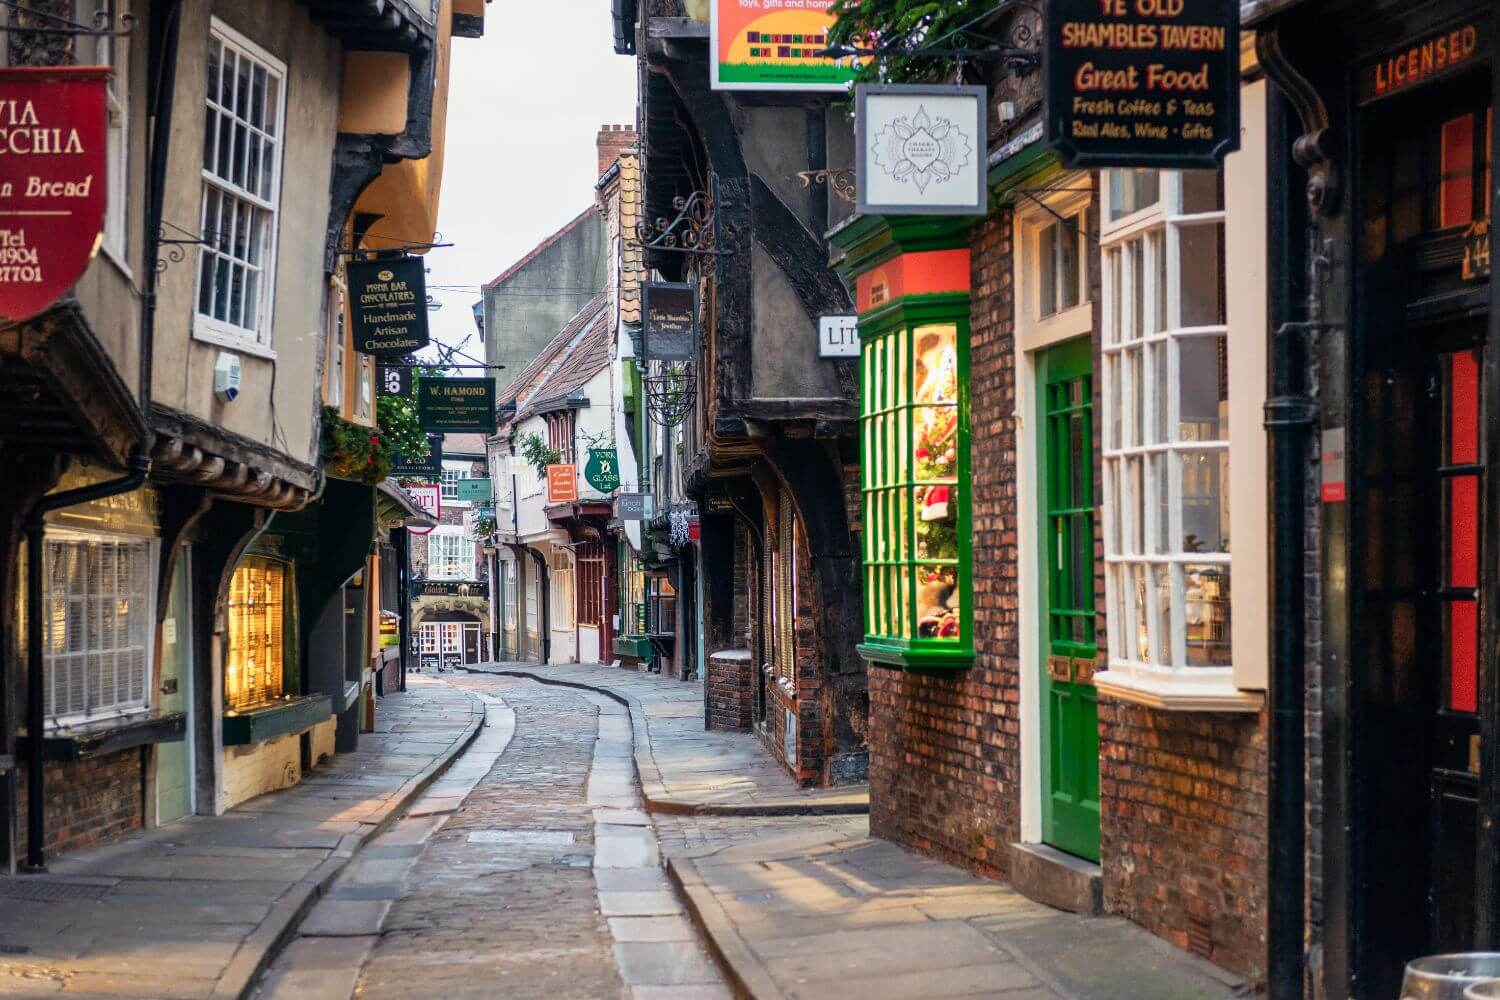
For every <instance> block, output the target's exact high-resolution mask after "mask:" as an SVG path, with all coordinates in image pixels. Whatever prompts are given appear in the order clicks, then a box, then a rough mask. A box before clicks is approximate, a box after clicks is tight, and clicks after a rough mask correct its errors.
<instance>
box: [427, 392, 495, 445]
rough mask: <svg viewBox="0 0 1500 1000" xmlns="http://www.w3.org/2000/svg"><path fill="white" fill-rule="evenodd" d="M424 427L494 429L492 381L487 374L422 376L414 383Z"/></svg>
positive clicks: (477, 430) (460, 430) (431, 429)
mask: <svg viewBox="0 0 1500 1000" xmlns="http://www.w3.org/2000/svg"><path fill="white" fill-rule="evenodd" d="M417 414H418V420H419V422H420V423H421V425H422V430H424V431H442V432H444V433H447V432H451V431H458V432H464V431H469V432H477V433H481V434H493V433H495V382H494V380H493V379H488V378H424V379H422V380H421V381H419V382H418V383H417Z"/></svg>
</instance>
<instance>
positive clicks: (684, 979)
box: [615, 941, 720, 986]
mask: <svg viewBox="0 0 1500 1000" xmlns="http://www.w3.org/2000/svg"><path fill="white" fill-rule="evenodd" d="M615 960H616V961H617V962H619V964H620V974H621V975H622V976H623V977H624V979H625V981H626V982H627V983H629V984H631V985H632V986H680V985H684V984H689V983H714V984H717V983H718V982H719V981H720V980H719V970H718V969H717V968H715V967H714V964H713V962H712V961H710V960H709V957H708V955H707V954H705V953H704V951H703V948H702V947H701V946H700V945H699V944H698V943H697V942H696V941H659V942H656V941H653V942H635V941H626V942H617V943H616V944H615Z"/></svg>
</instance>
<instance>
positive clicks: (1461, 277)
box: [1333, 72, 1493, 996]
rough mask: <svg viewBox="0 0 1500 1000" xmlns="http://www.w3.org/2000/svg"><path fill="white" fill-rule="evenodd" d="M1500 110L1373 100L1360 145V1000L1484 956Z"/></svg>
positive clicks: (1354, 556)
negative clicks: (1490, 407) (1493, 171)
mask: <svg viewBox="0 0 1500 1000" xmlns="http://www.w3.org/2000/svg"><path fill="white" fill-rule="evenodd" d="M1489 104H1490V79H1489V74H1488V73H1487V72H1480V73H1473V74H1469V75H1468V76H1467V77H1459V78H1455V79H1452V80H1449V81H1446V82H1443V83H1441V84H1437V85H1429V86H1428V87H1425V88H1422V89H1421V90H1419V91H1417V92H1414V93H1412V94H1409V95H1405V96H1403V97H1401V98H1397V99H1391V100H1389V101H1386V102H1383V103H1379V104H1375V105H1372V106H1370V107H1369V108H1367V109H1366V111H1365V112H1364V117H1363V119H1362V125H1363V129H1362V132H1361V142H1362V143H1363V144H1364V145H1365V146H1366V147H1367V148H1369V149H1372V150H1376V149H1378V150H1379V151H1380V155H1379V156H1375V157H1364V158H1362V159H1361V162H1362V163H1363V164H1364V166H1363V174H1362V176H1361V181H1362V182H1363V185H1364V189H1365V192H1366V194H1365V196H1364V199H1363V203H1362V205H1361V206H1360V207H1361V212H1362V219H1361V220H1360V221H1361V225H1360V227H1359V228H1360V231H1361V233H1362V234H1363V241H1364V242H1363V245H1362V248H1361V249H1362V253H1361V260H1362V267H1361V271H1360V276H1359V277H1360V280H1359V294H1358V296H1357V299H1356V316H1357V332H1358V337H1357V340H1356V343H1355V350H1356V352H1357V353H1356V357H1357V358H1358V359H1359V366H1358V369H1357V374H1356V378H1355V381H1354V391H1355V400H1356V406H1355V407H1353V408H1352V413H1351V420H1352V421H1353V426H1352V427H1351V428H1350V435H1351V441H1352V442H1353V446H1352V447H1351V448H1350V455H1351V458H1352V459H1353V461H1351V463H1350V465H1351V469H1352V470H1354V472H1355V477H1356V478H1355V479H1354V482H1355V483H1356V484H1357V485H1356V489H1355V492H1354V493H1353V495H1352V497H1351V500H1352V501H1353V502H1352V504H1351V509H1350V532H1351V538H1350V552H1351V566H1352V570H1353V572H1352V573H1351V574H1350V575H1351V577H1352V579H1351V582H1350V602H1351V606H1352V609H1353V623H1352V628H1351V629H1350V639H1349V642H1350V650H1349V653H1350V655H1349V657H1348V662H1349V670H1350V675H1349V680H1348V689H1349V697H1350V704H1349V716H1350V717H1349V732H1350V736H1351V740H1352V745H1353V750H1354V753H1353V775H1352V777H1353V782H1352V788H1351V793H1352V794H1351V798H1352V801H1351V807H1352V810H1353V816H1352V817H1349V818H1348V820H1345V821H1344V822H1346V824H1347V826H1348V828H1349V829H1350V831H1351V833H1350V839H1349V842H1348V845H1349V847H1348V849H1349V850H1350V852H1351V857H1350V861H1351V862H1352V864H1351V873H1352V875H1353V879H1352V886H1351V889H1352V896H1353V900H1354V913H1353V918H1354V919H1353V929H1352V930H1353V941H1354V955H1353V965H1354V970H1353V971H1354V974H1353V977H1352V978H1353V980H1354V982H1355V984H1356V989H1357V990H1358V994H1359V995H1361V996H1365V995H1368V996H1378V995H1394V993H1395V991H1396V989H1397V986H1398V984H1399V982H1400V978H1401V971H1402V967H1403V965H1404V964H1405V962H1407V961H1408V960H1410V959H1412V958H1415V957H1418V956H1421V955H1426V954H1433V953H1438V952H1448V951H1467V950H1471V949H1473V948H1475V947H1476V946H1478V945H1479V944H1480V942H1479V940H1478V937H1477V929H1478V919H1477V918H1478V913H1479V906H1480V899H1479V896H1478V893H1477V890H1476V886H1478V885H1479V884H1480V883H1481V882H1482V881H1483V879H1481V878H1480V872H1479V870H1478V852H1477V848H1478V844H1479V837H1480V829H1479V822H1478V819H1479V816H1478V798H1479V786H1480V775H1479V727H1480V720H1481V699H1480V697H1479V692H1480V691H1481V690H1483V684H1484V677H1485V675H1487V674H1488V668H1487V667H1486V666H1485V665H1484V663H1483V660H1482V657H1481V656H1480V649H1481V641H1480V622H1481V620H1482V618H1483V617H1484V612H1483V611H1482V608H1481V601H1480V595H1481V593H1482V592H1483V588H1484V585H1485V583H1486V575H1485V574H1486V572H1487V570H1486V568H1485V566H1484V564H1483V562H1482V560H1481V557H1480V553H1481V552H1482V547H1481V546H1482V544H1483V534H1482V525H1483V520H1484V517H1483V512H1484V510H1485V498H1484V495H1483V482H1484V479H1485V465H1484V455H1485V443H1484V437H1485V433H1486V432H1485V427H1486V424H1487V419H1488V417H1487V414H1486V407H1485V401H1484V398H1483V393H1482V391H1481V385H1482V377H1481V373H1482V371H1483V366H1484V363H1485V360H1486V358H1485V343H1486V339H1487V335H1488V328H1489V323H1490V321H1489V317H1488V302H1489V287H1488V280H1489V279H1488V275H1487V274H1483V273H1478V272H1476V271H1474V270H1472V269H1470V268H1466V267H1465V265H1464V264H1463V260H1464V257H1465V254H1464V248H1465V246H1466V243H1467V241H1468V240H1469V239H1470V234H1471V232H1472V229H1473V227H1474V224H1475V223H1476V221H1479V220H1487V219H1488V217H1489V215H1490V212H1489V208H1488V191H1489V186H1490V160H1491V154H1490V149H1491V144H1492V142H1493V138H1492V132H1493V120H1492V116H1491V114H1490V112H1489ZM1489 571H1490V572H1492V570H1489ZM1341 819H1342V818H1341V817H1333V820H1334V821H1340V820H1341Z"/></svg>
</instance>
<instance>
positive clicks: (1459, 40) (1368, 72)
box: [1356, 24, 1490, 104]
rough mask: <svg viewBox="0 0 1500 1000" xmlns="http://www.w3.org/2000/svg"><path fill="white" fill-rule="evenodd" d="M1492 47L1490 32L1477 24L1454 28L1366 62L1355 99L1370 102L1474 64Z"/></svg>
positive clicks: (1360, 75)
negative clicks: (1369, 62) (1371, 61)
mask: <svg viewBox="0 0 1500 1000" xmlns="http://www.w3.org/2000/svg"><path fill="white" fill-rule="evenodd" d="M1489 51H1490V46H1489V35H1488V33H1487V32H1486V31H1484V30H1483V29H1482V28H1481V27H1480V26H1479V25H1478V24H1464V25H1460V26H1459V27H1456V28H1451V29H1449V30H1448V31H1444V32H1442V33H1441V34H1437V35H1432V36H1431V37H1428V38H1424V39H1422V40H1421V41H1419V42H1417V43H1416V44H1414V45H1407V46H1405V47H1404V48H1402V49H1401V51H1399V52H1396V53H1393V54H1391V55H1388V56H1386V57H1385V58H1383V59H1381V60H1379V61H1378V62H1375V63H1371V64H1369V65H1367V66H1365V68H1364V69H1363V70H1361V71H1360V74H1359V82H1358V84H1357V86H1356V99H1357V100H1358V101H1359V103H1361V104H1368V103H1370V102H1371V101H1378V100H1380V99H1381V98H1382V97H1390V96H1391V95H1392V94H1399V93H1401V92H1402V91H1403V90H1410V89H1411V88H1412V87H1417V86H1420V85H1421V84H1424V83H1429V82H1431V81H1433V80H1436V79H1438V78H1440V77H1444V76H1447V75H1448V74H1450V73H1453V72H1455V71H1457V70H1460V69H1465V68H1467V67H1469V66H1472V65H1473V64H1475V63H1477V62H1479V61H1481V60H1483V59H1484V58H1485V57H1486V56H1488V55H1489Z"/></svg>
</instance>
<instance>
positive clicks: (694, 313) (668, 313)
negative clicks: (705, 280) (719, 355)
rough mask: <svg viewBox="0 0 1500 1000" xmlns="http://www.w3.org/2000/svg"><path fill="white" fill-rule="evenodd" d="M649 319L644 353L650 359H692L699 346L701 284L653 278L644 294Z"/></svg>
mask: <svg viewBox="0 0 1500 1000" xmlns="http://www.w3.org/2000/svg"><path fill="white" fill-rule="evenodd" d="M642 308H643V310H644V312H645V316H646V321H645V323H643V324H642V325H641V337H642V341H643V342H642V345H641V353H642V354H643V355H644V356H645V359H646V360H647V361H692V360H694V358H696V357H697V349H698V286H697V285H693V284H678V283H675V282H669V281H649V282H647V283H646V287H645V291H644V293H643V295H642Z"/></svg>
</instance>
